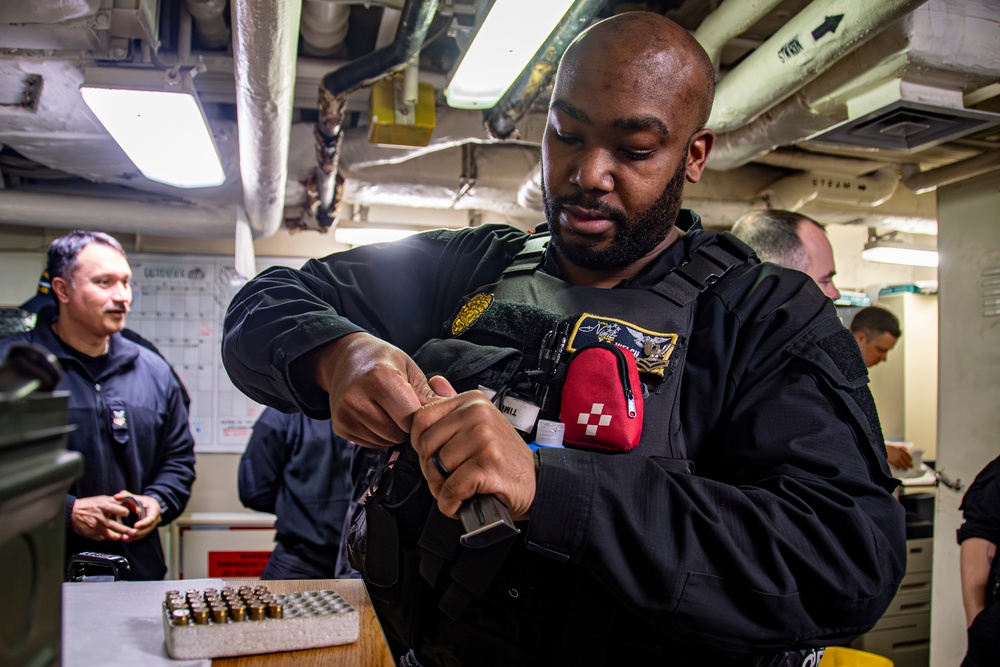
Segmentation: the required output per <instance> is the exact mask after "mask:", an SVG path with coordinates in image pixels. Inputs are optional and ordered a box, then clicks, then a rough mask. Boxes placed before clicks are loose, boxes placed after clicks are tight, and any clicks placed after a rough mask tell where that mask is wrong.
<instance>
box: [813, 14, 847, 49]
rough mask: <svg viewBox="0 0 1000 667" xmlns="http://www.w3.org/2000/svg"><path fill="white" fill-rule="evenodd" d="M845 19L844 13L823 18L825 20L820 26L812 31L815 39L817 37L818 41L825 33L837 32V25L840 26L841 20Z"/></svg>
mask: <svg viewBox="0 0 1000 667" xmlns="http://www.w3.org/2000/svg"><path fill="white" fill-rule="evenodd" d="M843 20H844V15H843V14H837V15H836V16H827V17H826V18H825V19H823V22H822V23H821V24H820V25H819V27H818V28H816V29H815V30H813V31H812V36H813V39H815V40H816V41H817V42H818V41H819V40H820V38H821V37H822V36H823V35H825V34H827V33H834V32H837V26H839V25H840V22H841V21H843Z"/></svg>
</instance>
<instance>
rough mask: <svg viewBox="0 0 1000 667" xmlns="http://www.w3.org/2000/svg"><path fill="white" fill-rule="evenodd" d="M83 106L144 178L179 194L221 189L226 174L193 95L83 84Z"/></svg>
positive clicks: (81, 90)
mask: <svg viewBox="0 0 1000 667" xmlns="http://www.w3.org/2000/svg"><path fill="white" fill-rule="evenodd" d="M80 92H81V94H82V95H83V99H84V101H86V103H87V106H89V107H90V109H91V111H93V112H94V115H96V116H97V118H98V119H99V120H100V121H101V123H102V124H103V125H104V127H105V128H106V129H107V130H108V133H110V134H111V136H112V137H114V140H115V141H117V142H118V145H119V146H121V147H122V150H123V151H125V154H126V155H128V157H129V159H131V160H132V162H133V163H134V164H135V166H136V168H137V169H138V170H139V171H141V172H142V175H143V176H145V177H146V178H148V179H149V180H151V181H156V182H157V183H166V184H167V185H173V186H176V187H179V188H206V187H215V186H217V185H222V183H224V182H225V180H226V174H225V172H224V171H223V169H222V164H221V162H220V161H219V154H218V153H217V152H216V150H215V144H214V143H213V142H212V136H211V134H209V131H208V126H207V125H206V123H205V116H204V114H203V113H202V110H201V105H199V104H198V100H197V98H196V97H195V95H194V93H193V92H187V91H184V90H177V91H163V90H135V89H127V88H121V87H103V86H101V85H89V84H87V83H84V85H82V86H81V87H80Z"/></svg>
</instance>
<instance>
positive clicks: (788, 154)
mask: <svg viewBox="0 0 1000 667" xmlns="http://www.w3.org/2000/svg"><path fill="white" fill-rule="evenodd" d="M756 162H757V164H766V165H770V166H772V167H782V168H784V169H798V170H800V171H809V170H812V169H816V170H818V171H822V172H824V173H829V174H844V175H847V176H860V175H861V174H870V173H871V172H873V171H875V170H876V169H882V168H883V167H888V166H889V164H890V163H889V162H886V161H875V160H864V159H859V158H853V157H835V156H833V155H824V154H823V153H809V152H806V151H794V150H793V151H774V152H773V153H768V154H767V155H762V156H761V157H759V158H757V159H756Z"/></svg>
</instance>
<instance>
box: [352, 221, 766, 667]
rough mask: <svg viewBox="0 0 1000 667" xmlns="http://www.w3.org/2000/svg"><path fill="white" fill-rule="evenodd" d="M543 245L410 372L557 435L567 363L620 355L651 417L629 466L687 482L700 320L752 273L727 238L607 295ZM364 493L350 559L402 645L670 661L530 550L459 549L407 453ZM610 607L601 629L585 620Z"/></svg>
mask: <svg viewBox="0 0 1000 667" xmlns="http://www.w3.org/2000/svg"><path fill="white" fill-rule="evenodd" d="M547 240H548V235H547V234H540V235H534V236H532V237H529V239H528V241H527V243H526V245H525V247H524V249H523V250H522V251H521V252H520V253H519V254H518V255H517V257H516V258H515V259H514V261H513V262H512V264H511V265H510V266H509V267H508V268H507V269H506V270H505V271H504V274H503V275H502V276H501V278H500V280H499V281H498V282H497V283H494V284H492V285H488V286H486V287H483V288H481V289H479V290H477V291H476V292H475V293H473V294H470V295H469V296H468V297H467V298H466V299H465V300H464V301H463V303H462V304H461V306H460V307H459V308H458V309H457V311H456V313H455V315H454V316H453V317H452V319H451V320H450V321H449V322H448V323H446V331H445V332H444V333H443V335H442V337H441V338H437V339H433V340H431V341H428V342H427V343H426V344H425V345H423V346H422V347H421V348H420V349H419V350H418V351H417V352H416V353H414V355H413V358H414V360H415V361H416V362H417V363H418V364H419V365H420V367H421V369H422V370H423V371H424V372H425V373H426V374H427V375H428V376H430V375H443V376H444V377H446V378H447V379H448V380H449V381H450V382H451V384H452V385H453V386H454V387H455V389H456V390H458V391H460V392H461V391H465V390H469V389H476V388H478V387H485V388H488V389H491V390H494V391H496V392H499V395H500V398H499V399H495V400H494V402H496V403H498V405H500V403H499V402H498V401H502V400H503V398H504V396H509V395H514V396H516V397H517V398H519V399H523V400H527V401H530V402H533V403H535V404H536V405H538V408H539V410H538V415H537V416H538V418H544V419H558V415H559V393H560V389H561V383H562V380H563V379H564V377H565V371H566V365H567V362H568V360H570V359H571V358H572V354H573V352H574V351H575V350H577V349H579V348H580V347H582V346H583V345H584V344H586V343H588V342H592V341H594V340H604V341H607V342H612V343H613V344H615V345H617V346H618V347H620V348H623V349H627V350H629V351H630V352H632V353H633V354H634V355H635V357H636V360H637V364H638V367H639V369H640V371H641V374H640V379H641V382H642V397H643V401H644V404H645V419H644V421H643V428H642V433H641V439H640V441H639V444H638V445H637V446H636V447H635V448H634V449H632V450H630V451H629V452H627V453H626V454H623V455H626V456H645V457H648V458H650V459H652V460H654V461H656V462H657V463H658V464H659V465H661V466H662V467H664V468H665V469H667V470H670V471H672V472H677V473H686V474H691V473H692V472H693V463H692V462H691V461H689V460H688V458H687V455H686V448H685V444H684V439H683V432H682V429H681V424H680V420H679V409H678V398H679V394H680V390H681V386H680V383H681V378H682V376H683V372H682V371H683V366H684V361H685V355H686V351H687V346H688V342H689V336H690V332H691V328H692V323H693V319H694V309H695V305H696V302H697V299H698V297H699V295H701V294H702V293H704V292H706V291H709V290H711V287H712V286H713V285H714V284H715V283H716V282H717V281H718V280H719V279H720V278H721V277H722V276H723V275H725V274H726V273H727V272H728V271H730V270H731V269H733V268H734V267H739V266H743V265H745V264H746V263H747V262H749V261H754V260H752V259H751V258H752V257H753V251H752V250H750V249H749V248H748V247H747V246H746V245H744V244H743V243H741V242H740V241H739V240H737V239H735V237H732V236H731V235H729V234H722V235H718V236H717V237H716V238H715V241H714V242H709V243H706V244H704V245H702V246H701V247H699V248H697V249H695V250H694V251H692V253H691V255H690V256H689V257H688V258H687V259H686V260H685V261H684V262H683V263H682V264H681V265H680V266H678V267H676V268H675V269H674V270H672V271H671V272H670V273H669V274H667V275H666V276H665V278H664V279H663V280H662V281H660V282H659V283H658V284H656V285H654V286H653V287H651V288H615V289H599V288H590V287H580V286H575V285H570V284H567V283H565V282H564V281H562V280H560V279H558V278H556V277H554V276H552V275H550V274H547V273H545V272H543V271H541V270H540V267H541V264H542V258H543V255H544V250H545V246H546V243H547ZM561 334H565V345H564V346H562V347H563V348H564V349H560V350H559V351H558V353H557V355H556V356H557V357H558V358H557V359H555V360H553V359H552V358H551V356H552V355H550V354H548V353H549V352H550V351H551V350H552V349H553V346H552V344H551V341H552V340H553V336H556V337H558V336H559V335H561ZM559 342H561V341H559ZM557 347H558V345H557ZM539 369H541V370H542V371H543V375H542V376H541V377H540V375H539ZM522 431H524V437H525V440H526V441H528V440H530V432H529V431H526V430H524V429H522ZM370 489H371V490H372V491H373V492H372V493H370V494H369V496H368V497H367V499H366V502H365V510H364V512H363V513H362V515H361V516H360V517H359V520H358V521H356V522H355V525H354V527H353V529H352V531H351V534H350V536H349V540H348V541H349V551H350V553H351V564H352V565H353V566H354V567H355V568H356V569H358V570H359V571H360V572H362V574H363V575H364V578H365V583H366V586H367V588H368V591H369V594H370V595H371V598H372V601H373V604H374V606H375V608H376V610H377V612H378V615H379V618H380V620H381V621H382V624H383V628H384V630H385V631H386V633H387V635H388V636H389V637H390V640H391V641H392V642H393V643H395V642H399V643H400V644H401V645H404V646H407V647H411V648H413V649H415V650H416V652H417V654H418V655H419V656H421V657H422V659H423V660H425V661H427V662H432V663H436V664H438V665H442V666H444V665H461V664H470V665H471V664H476V665H486V664H497V665H533V664H546V665H548V664H574V665H584V664H598V665H603V664H621V663H620V661H619V660H616V657H617V658H619V659H620V657H621V656H622V655H628V656H630V657H632V656H642V657H646V658H648V659H649V660H650V661H654V660H657V659H658V658H662V655H663V652H664V648H663V647H661V646H658V645H657V640H656V639H655V637H653V635H654V633H653V631H652V630H651V629H648V630H647V629H645V628H642V627H641V626H642V625H643V621H642V620H641V619H638V618H636V617H634V616H632V615H631V614H630V613H629V612H626V611H624V610H623V608H622V607H621V605H619V604H618V603H617V602H615V601H613V595H612V593H611V592H609V591H607V590H606V589H604V588H603V587H602V586H599V585H596V584H597V582H596V580H594V579H593V577H592V576H591V575H590V574H589V573H587V572H585V571H583V570H582V569H580V568H578V567H576V566H574V565H571V564H565V563H558V562H556V561H553V560H552V559H550V558H547V557H545V556H542V555H539V554H536V553H534V552H532V551H530V550H528V549H527V548H526V546H525V543H524V540H523V538H522V537H521V536H516V537H513V538H510V539H507V540H505V541H503V542H501V543H499V544H496V545H493V546H492V547H488V548H485V549H467V548H463V547H462V546H460V544H459V537H460V535H461V533H462V527H461V524H460V523H459V522H457V521H454V520H451V519H449V518H447V517H444V516H443V515H442V514H440V512H439V511H438V510H437V506H436V504H435V502H434V500H433V498H432V497H431V495H430V493H429V491H428V490H427V486H426V483H424V480H423V477H422V475H421V471H420V468H419V464H418V462H417V458H416V454H415V453H414V452H413V451H412V449H410V448H409V447H403V448H401V449H399V450H398V453H397V455H396V457H395V459H394V461H393V462H392V463H391V464H389V465H386V466H384V467H383V468H382V469H381V470H379V471H378V472H377V473H376V474H375V477H374V479H373V480H372V483H371V486H370ZM522 532H523V531H522ZM601 599H606V600H607V605H606V606H605V607H604V608H605V609H606V610H607V614H606V615H605V616H604V617H601V618H595V617H594V615H593V614H587V616H586V617H584V616H582V614H581V610H589V609H593V608H594V602H595V600H598V601H599V600H601ZM613 609H617V610H618V611H617V612H616V613H612V611H611V610H613ZM616 628H620V630H616ZM553 638H556V639H553ZM644 643H645V644H646V645H643V644H644ZM623 649H624V653H623V652H622V651H623Z"/></svg>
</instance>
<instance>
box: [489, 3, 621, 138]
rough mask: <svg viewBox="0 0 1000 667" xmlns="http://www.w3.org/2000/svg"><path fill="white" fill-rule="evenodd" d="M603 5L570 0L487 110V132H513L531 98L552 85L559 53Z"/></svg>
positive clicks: (503, 135)
mask: <svg viewBox="0 0 1000 667" xmlns="http://www.w3.org/2000/svg"><path fill="white" fill-rule="evenodd" d="M604 4H605V1H604V0H576V2H575V3H573V6H572V7H570V9H569V11H567V12H566V14H565V15H563V17H562V19H561V20H560V21H559V23H558V24H557V25H556V27H555V28H554V29H553V30H552V32H551V33H550V34H549V36H548V38H547V39H546V40H545V42H544V43H543V44H542V46H541V47H539V49H538V51H537V52H536V53H535V55H534V57H533V58H532V60H531V62H529V63H528V66H527V67H525V68H524V69H523V70H522V71H521V73H520V74H519V75H518V77H517V79H515V80H514V83H512V84H511V86H510V88H508V89H507V92H505V93H504V95H503V97H501V98H500V101H499V102H497V103H496V106H494V107H493V109H492V110H491V111H490V112H489V116H488V118H487V120H486V129H487V130H489V132H490V134H492V135H493V136H494V137H496V138H497V139H507V138H508V137H510V136H511V135H512V134H513V133H514V130H515V129H517V121H518V120H520V119H521V117H522V116H523V115H524V114H526V113H527V112H528V109H530V108H531V105H532V104H533V103H534V101H535V98H537V97H538V96H539V95H540V94H541V93H542V91H544V90H546V89H548V88H549V86H551V85H552V81H553V79H555V76H556V70H557V69H558V67H559V60H560V59H561V58H562V56H563V53H565V52H566V49H567V48H568V47H569V45H570V43H571V42H572V41H573V40H574V39H575V38H576V36H577V35H578V34H580V32H581V31H582V30H583V29H584V28H586V27H587V24H588V23H590V21H591V19H593V18H594V16H596V15H597V12H598V11H600V9H601V7H603V6H604Z"/></svg>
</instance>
